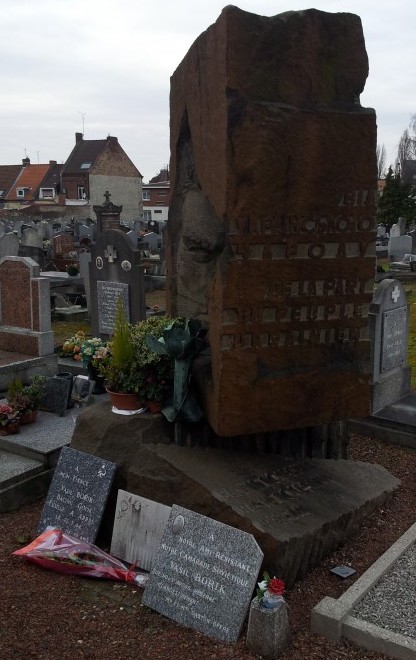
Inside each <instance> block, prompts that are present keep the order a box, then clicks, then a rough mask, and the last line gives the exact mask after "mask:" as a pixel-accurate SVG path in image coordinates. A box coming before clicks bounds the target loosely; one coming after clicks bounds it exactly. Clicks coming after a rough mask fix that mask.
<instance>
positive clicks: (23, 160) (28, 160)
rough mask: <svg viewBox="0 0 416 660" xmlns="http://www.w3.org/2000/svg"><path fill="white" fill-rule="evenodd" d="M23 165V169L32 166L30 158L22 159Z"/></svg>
mask: <svg viewBox="0 0 416 660" xmlns="http://www.w3.org/2000/svg"><path fill="white" fill-rule="evenodd" d="M22 165H23V167H26V166H27V165H30V158H29V156H26V158H22Z"/></svg>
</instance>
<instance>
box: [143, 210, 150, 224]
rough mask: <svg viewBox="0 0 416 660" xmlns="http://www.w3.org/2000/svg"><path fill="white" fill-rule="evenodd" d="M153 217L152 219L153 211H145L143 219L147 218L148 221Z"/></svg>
mask: <svg viewBox="0 0 416 660" xmlns="http://www.w3.org/2000/svg"><path fill="white" fill-rule="evenodd" d="M151 219H152V212H151V211H143V220H146V222H148V221H149V220H151Z"/></svg>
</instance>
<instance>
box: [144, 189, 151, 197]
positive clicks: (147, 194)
mask: <svg viewBox="0 0 416 660" xmlns="http://www.w3.org/2000/svg"><path fill="white" fill-rule="evenodd" d="M143 199H150V190H143Z"/></svg>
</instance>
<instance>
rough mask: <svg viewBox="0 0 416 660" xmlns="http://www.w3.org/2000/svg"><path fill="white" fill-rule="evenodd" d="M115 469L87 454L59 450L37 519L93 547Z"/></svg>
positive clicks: (42, 528) (40, 526)
mask: <svg viewBox="0 0 416 660" xmlns="http://www.w3.org/2000/svg"><path fill="white" fill-rule="evenodd" d="M115 469H116V465H115V463H111V462H110V461H106V460H104V459H102V458H99V457H97V456H92V455H91V454H85V453H84V452H82V451H77V450H75V449H71V448H70V447H63V448H62V450H61V454H60V457H59V461H58V464H57V466H56V468H55V473H54V476H53V479H52V483H51V485H50V488H49V491H48V495H47V498H46V502H45V506H44V509H43V512H42V516H41V519H40V523H39V527H38V534H41V533H42V532H43V531H44V530H45V529H46V527H48V526H52V527H57V528H59V529H62V530H63V531H64V532H66V533H67V534H71V535H72V536H75V537H76V538H77V539H79V540H81V541H85V542H88V543H94V541H95V537H96V536H97V533H98V529H99V526H100V522H101V518H102V515H103V512H104V507H105V504H106V501H107V497H108V494H109V491H110V486H111V483H112V480H113V477H114V473H115Z"/></svg>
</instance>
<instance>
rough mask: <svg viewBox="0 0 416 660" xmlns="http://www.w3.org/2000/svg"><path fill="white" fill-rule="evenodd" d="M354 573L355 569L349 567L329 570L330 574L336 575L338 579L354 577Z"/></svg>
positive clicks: (337, 567) (336, 567)
mask: <svg viewBox="0 0 416 660" xmlns="http://www.w3.org/2000/svg"><path fill="white" fill-rule="evenodd" d="M356 572H357V571H356V570H355V568H351V566H335V568H331V573H334V574H335V575H338V577H342V578H344V579H345V578H347V577H350V576H351V575H354V573H356Z"/></svg>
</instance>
